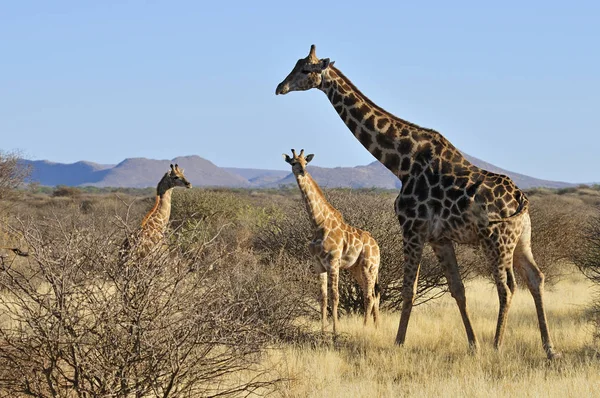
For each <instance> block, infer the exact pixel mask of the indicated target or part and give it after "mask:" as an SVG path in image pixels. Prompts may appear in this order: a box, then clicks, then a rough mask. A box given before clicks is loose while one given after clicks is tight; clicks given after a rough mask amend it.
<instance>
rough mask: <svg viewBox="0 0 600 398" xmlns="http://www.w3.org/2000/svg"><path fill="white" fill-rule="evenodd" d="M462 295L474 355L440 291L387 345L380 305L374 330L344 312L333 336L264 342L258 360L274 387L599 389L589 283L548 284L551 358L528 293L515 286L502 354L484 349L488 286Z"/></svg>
mask: <svg viewBox="0 0 600 398" xmlns="http://www.w3.org/2000/svg"><path fill="white" fill-rule="evenodd" d="M467 297H468V300H469V305H470V309H471V314H472V318H473V320H474V327H475V330H476V332H477V333H478V337H479V340H480V343H481V351H480V353H479V354H477V355H470V354H469V353H468V352H467V341H466V335H465V332H464V328H463V325H462V322H461V320H460V316H459V312H458V309H457V307H456V304H455V303H454V300H453V299H452V298H451V297H450V296H446V297H444V298H442V299H441V300H437V301H434V302H430V303H428V304H425V305H423V306H419V307H417V308H416V309H415V311H413V316H412V318H411V323H410V326H409V330H408V336H407V343H406V345H405V346H404V347H396V346H394V345H393V341H394V337H395V333H396V328H397V326H398V320H399V315H398V314H396V313H393V314H390V313H388V314H383V316H382V323H381V327H380V329H379V330H377V331H375V330H374V329H373V328H372V327H368V328H363V326H362V323H361V319H360V318H359V317H348V318H344V319H343V320H342V321H341V329H342V330H343V331H344V332H345V335H343V336H342V337H341V338H339V339H338V340H337V341H336V342H334V343H331V342H330V343H323V344H321V345H317V347H316V348H315V347H314V345H313V346H312V347H309V346H308V345H304V346H286V347H282V348H281V349H277V350H273V351H272V352H271V353H270V355H269V356H268V358H267V359H266V362H267V366H268V367H271V368H273V369H276V370H277V371H278V372H280V374H281V376H282V377H284V378H288V379H289V381H288V382H287V383H285V384H284V385H283V386H282V388H280V390H279V391H278V395H280V396H284V397H321V396H329V397H350V396H351V397H398V396H411V397H412V396H414V397H421V396H423V397H430V396H467V397H479V396H519V397H523V396H526V397H542V396H563V397H569V396H594V395H596V394H597V393H598V391H600V359H599V357H598V354H597V351H596V350H594V348H593V344H594V342H593V341H592V328H591V326H589V325H588V324H587V321H586V320H585V315H584V314H585V308H586V307H587V306H588V305H589V303H590V301H591V299H592V297H593V288H592V286H591V284H590V283H589V282H587V281H585V280H583V278H581V277H579V276H573V277H572V278H570V279H569V280H563V281H562V282H560V283H559V284H558V285H557V286H556V287H555V288H553V289H552V290H551V291H547V294H546V302H547V309H548V313H549V322H550V326H551V333H552V335H553V338H554V340H555V344H556V346H557V348H558V349H559V350H560V351H561V352H562V353H563V358H562V359H561V360H559V361H555V362H549V361H547V360H546V359H545V354H544V352H543V350H542V346H541V342H540V337H539V331H538V327H537V320H536V316H535V309H534V305H533V300H532V299H531V295H530V294H529V292H528V291H526V290H522V289H519V290H518V291H517V294H516V296H515V298H514V301H513V305H512V307H511V312H510V315H509V325H508V329H507V332H506V336H505V343H504V347H503V349H502V351H501V352H496V351H495V350H494V349H493V348H492V341H493V333H494V329H495V323H496V316H497V307H498V304H497V300H498V299H497V295H496V290H495V287H494V286H493V285H492V284H490V283H489V282H487V281H484V280H481V279H480V280H476V281H474V282H472V283H470V284H469V285H468V286H467ZM315 328H318V325H317V324H315Z"/></svg>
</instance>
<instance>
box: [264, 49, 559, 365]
mask: <svg viewBox="0 0 600 398" xmlns="http://www.w3.org/2000/svg"><path fill="white" fill-rule="evenodd" d="M311 88H317V89H319V90H321V91H323V92H324V93H325V94H326V95H327V98H329V101H330V102H331V104H332V105H333V107H334V108H335V110H336V111H337V112H338V114H339V115H340V117H341V119H342V120H343V121H344V123H345V124H346V126H347V127H348V129H349V130H350V131H351V132H352V134H353V135H354V136H355V137H356V138H357V139H358V140H359V141H360V142H361V144H362V145H363V146H364V147H365V148H367V150H369V152H370V153H371V154H372V155H373V156H374V157H375V158H376V159H378V160H379V161H380V162H381V163H382V164H384V165H385V166H386V167H387V168H388V169H389V170H390V171H391V172H392V173H394V174H395V175H396V176H398V178H399V179H400V180H401V181H402V188H401V190H400V194H399V195H398V198H397V199H396V202H395V211H396V215H397V217H398V220H399V221H400V224H401V228H402V233H403V242H404V245H403V246H404V247H403V250H404V257H405V264H404V281H403V290H402V297H403V302H402V313H401V316H400V324H399V327H398V334H397V335H396V344H403V343H404V341H405V337H406V329H407V326H408V321H409V318H410V313H411V310H412V307H413V301H414V297H415V292H416V287H417V281H418V276H419V268H420V263H421V255H422V252H423V246H424V244H425V243H426V242H429V243H430V244H431V246H432V248H433V250H434V252H435V253H436V255H437V257H438V259H439V260H440V263H441V266H442V268H443V270H444V272H445V275H446V279H447V280H448V285H449V289H450V292H451V294H452V297H454V298H455V299H456V302H457V304H458V308H459V310H460V314H461V317H462V320H463V323H464V326H465V329H466V332H467V338H468V341H469V345H470V347H471V348H472V349H473V350H477V346H478V343H477V338H476V336H475V333H474V332H473V328H472V325H471V321H470V318H469V314H468V311H467V303H466V297H465V289H464V285H463V282H462V280H461V277H460V274H459V271H458V265H457V262H456V256H455V253H454V246H453V242H457V243H468V244H478V245H480V246H481V247H482V249H483V251H484V253H485V255H486V257H487V259H488V261H489V263H490V264H491V266H492V268H491V269H492V273H493V277H494V280H495V283H496V287H497V290H498V297H499V302H500V308H499V312H498V322H497V326H496V334H495V338H494V346H495V348H496V349H499V348H500V346H501V344H502V338H503V335H504V330H505V325H506V319H507V314H508V309H509V307H510V303H511V299H512V296H513V293H514V291H515V277H514V273H513V265H514V266H515V267H516V268H517V270H518V271H519V273H520V274H521V275H522V276H523V279H524V280H525V281H526V283H527V287H528V288H529V291H530V292H531V294H532V296H533V299H534V302H535V307H536V311H537V318H538V323H539V329H540V334H541V339H542V345H543V347H544V350H545V351H546V355H547V356H548V358H550V359H552V358H555V357H557V356H559V354H558V353H557V352H556V351H555V349H554V345H553V344H552V340H551V338H550V334H549V332H548V325H547V320H546V312H545V310H544V304H543V285H544V275H543V274H542V272H541V271H540V269H539V268H538V266H537V265H536V263H535V260H534V259H533V255H532V253H531V222H530V218H529V212H528V209H529V201H528V199H527V197H526V196H525V194H524V193H523V192H522V191H521V190H519V188H517V186H516V185H515V184H514V183H513V181H512V180H511V179H510V178H508V177H507V176H504V175H500V174H495V173H492V172H489V171H486V170H483V169H480V168H478V167H476V166H475V165H473V164H471V163H470V162H469V161H468V160H467V159H465V158H464V157H463V156H462V154H461V153H460V152H459V151H458V150H457V149H456V148H455V147H454V146H453V145H452V144H451V143H450V142H449V141H448V140H447V139H446V138H444V137H443V136H442V135H441V134H440V133H438V132H437V131H435V130H431V129H427V128H423V127H420V126H417V125H416V124H413V123H410V122H408V121H406V120H403V119H400V118H398V117H396V116H394V115H392V114H391V113H388V112H386V111H385V110H383V109H382V108H380V107H379V106H377V105H375V104H374V103H373V102H372V101H371V100H370V99H369V98H367V97H366V96H365V95H364V94H363V93H361V92H360V91H359V90H358V89H357V88H356V86H354V84H352V82H351V81H350V80H349V79H348V78H347V77H346V76H344V75H343V74H342V72H340V71H339V70H338V69H337V68H335V67H334V66H333V62H330V60H329V59H328V58H324V59H319V58H317V56H316V55H315V46H314V45H313V46H311V49H310V52H309V54H308V56H307V57H306V58H302V59H300V60H298V62H296V65H295V66H294V68H293V70H292V71H291V72H290V74H289V75H288V76H287V77H286V78H285V80H283V81H282V82H281V83H280V84H279V85H278V86H277V89H276V91H275V93H276V94H286V93H288V92H290V91H304V90H309V89H311Z"/></svg>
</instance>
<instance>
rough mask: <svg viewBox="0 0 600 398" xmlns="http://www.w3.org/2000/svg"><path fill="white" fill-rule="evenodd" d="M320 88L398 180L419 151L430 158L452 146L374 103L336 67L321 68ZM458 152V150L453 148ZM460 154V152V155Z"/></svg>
mask: <svg viewBox="0 0 600 398" xmlns="http://www.w3.org/2000/svg"><path fill="white" fill-rule="evenodd" d="M322 78H323V79H322V83H321V86H320V87H319V89H320V90H321V91H323V92H324V93H325V94H326V95H327V98H329V101H330V102H331V104H332V105H333V107H334V108H335V110H336V111H337V113H338V114H339V115H340V118H341V119H342V120H343V121H344V123H345V124H346V126H348V129H349V130H350V131H351V132H352V134H353V135H354V136H355V137H356V138H357V139H358V140H359V141H360V143H361V144H362V145H363V146H364V147H365V148H366V149H367V150H368V151H369V152H371V154H372V155H373V156H374V157H375V158H376V159H377V160H379V161H380V162H381V163H382V164H383V165H384V166H385V167H386V168H388V169H389V170H390V171H391V172H392V173H394V174H395V175H396V176H398V177H399V178H400V179H401V180H404V177H405V176H406V175H408V173H409V172H410V170H411V166H412V165H413V163H414V161H415V158H417V156H418V155H419V154H421V155H423V152H425V153H424V155H425V156H426V157H427V156H428V157H429V158H431V157H434V156H435V154H437V155H438V156H440V155H441V152H442V151H443V149H444V148H449V149H451V151H452V154H451V156H454V151H455V148H454V147H453V145H452V144H451V143H450V142H449V141H448V140H446V139H445V138H444V137H443V136H442V135H441V134H439V133H438V132H436V131H434V130H430V129H426V128H423V127H420V126H417V125H416V124H413V123H410V122H408V121H406V120H403V119H400V118H398V117H396V116H394V115H392V114H391V113H389V112H387V111H385V110H384V109H382V108H380V107H379V106H377V105H376V104H374V103H373V102H372V101H371V100H370V99H369V98H368V97H367V96H365V95H364V94H363V93H361V92H360V91H359V90H358V89H357V88H356V86H354V84H353V83H352V82H351V81H350V79H348V78H347V77H346V76H344V75H343V74H342V72H340V71H339V70H338V69H337V68H335V67H333V66H330V67H328V68H327V69H325V70H324V71H323V74H322ZM456 152H457V153H459V152H458V151H456ZM460 156H461V157H462V155H460Z"/></svg>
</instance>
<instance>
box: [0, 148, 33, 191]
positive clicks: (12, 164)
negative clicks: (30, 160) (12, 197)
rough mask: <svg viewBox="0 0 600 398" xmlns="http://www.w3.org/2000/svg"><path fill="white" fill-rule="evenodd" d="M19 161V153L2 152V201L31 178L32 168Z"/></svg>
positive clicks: (0, 171)
mask: <svg viewBox="0 0 600 398" xmlns="http://www.w3.org/2000/svg"><path fill="white" fill-rule="evenodd" d="M19 160H20V158H19V156H18V154H17V153H14V152H2V151H0V199H5V198H6V197H7V196H8V195H9V194H10V193H11V192H12V191H13V190H14V189H16V188H18V187H19V186H20V185H21V184H22V183H23V181H25V179H26V178H27V177H28V176H29V173H30V171H31V170H30V168H29V167H28V166H26V165H24V164H23V163H21V162H20V161H19Z"/></svg>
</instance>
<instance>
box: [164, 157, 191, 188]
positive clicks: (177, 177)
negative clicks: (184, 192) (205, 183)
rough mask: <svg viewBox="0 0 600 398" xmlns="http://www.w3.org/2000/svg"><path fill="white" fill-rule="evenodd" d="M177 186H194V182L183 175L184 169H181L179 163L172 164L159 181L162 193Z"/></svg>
mask: <svg viewBox="0 0 600 398" xmlns="http://www.w3.org/2000/svg"><path fill="white" fill-rule="evenodd" d="M175 187H186V188H191V187H192V184H191V183H190V182H189V181H188V180H187V179H186V178H185V176H184V175H183V169H180V168H179V165H177V164H176V165H175V166H173V165H171V170H169V171H167V172H166V173H165V175H164V176H163V178H162V180H160V182H159V183H158V190H159V191H162V192H161V193H164V192H166V191H167V190H169V189H171V188H175Z"/></svg>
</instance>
